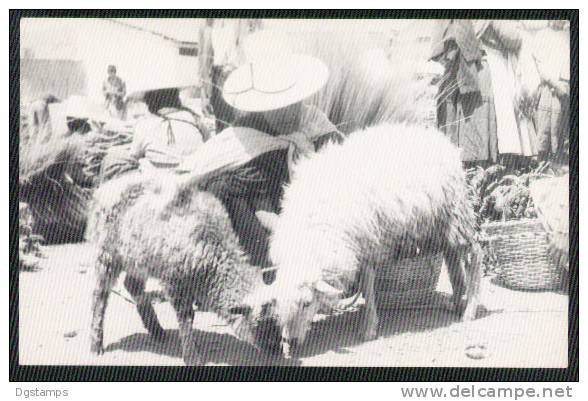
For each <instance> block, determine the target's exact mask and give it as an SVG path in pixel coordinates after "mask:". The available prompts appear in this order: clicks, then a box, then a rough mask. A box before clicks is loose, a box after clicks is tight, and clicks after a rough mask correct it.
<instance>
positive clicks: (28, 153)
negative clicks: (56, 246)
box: [19, 137, 91, 244]
mask: <svg viewBox="0 0 588 401" xmlns="http://www.w3.org/2000/svg"><path fill="white" fill-rule="evenodd" d="M84 153H85V146H84V142H83V139H81V138H75V137H54V138H51V140H50V141H49V142H47V143H44V144H42V145H36V144H27V143H25V144H23V145H22V147H21V149H20V161H19V199H20V201H22V202H26V203H27V204H28V206H29V208H30V210H31V213H32V216H33V219H34V228H33V231H34V232H35V233H36V234H38V235H41V236H42V237H43V238H44V239H45V242H46V243H48V244H51V243H63V242H77V241H81V240H83V236H84V230H85V228H86V210H87V203H88V200H89V198H90V195H91V189H90V185H91V182H90V181H89V180H88V179H87V177H86V176H85V175H84V173H83V156H84Z"/></svg>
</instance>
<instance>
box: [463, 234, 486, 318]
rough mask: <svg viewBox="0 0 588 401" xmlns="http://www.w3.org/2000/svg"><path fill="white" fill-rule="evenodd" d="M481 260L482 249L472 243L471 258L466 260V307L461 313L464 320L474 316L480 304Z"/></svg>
mask: <svg viewBox="0 0 588 401" xmlns="http://www.w3.org/2000/svg"><path fill="white" fill-rule="evenodd" d="M481 260H482V249H481V248H480V246H479V245H474V246H473V248H472V251H471V260H469V261H466V262H465V265H466V273H467V286H468V288H467V302H468V303H467V307H466V308H465V311H464V313H463V316H462V319H463V320H465V321H469V320H473V319H475V318H476V312H477V310H478V306H479V305H480V298H479V295H480V280H481Z"/></svg>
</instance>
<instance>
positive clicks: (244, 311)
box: [229, 305, 252, 317]
mask: <svg viewBox="0 0 588 401" xmlns="http://www.w3.org/2000/svg"><path fill="white" fill-rule="evenodd" d="M251 311H252V309H251V307H250V306H248V305H239V306H234V307H232V308H230V309H229V313H230V314H231V315H243V316H245V317H249V316H250V315H251Z"/></svg>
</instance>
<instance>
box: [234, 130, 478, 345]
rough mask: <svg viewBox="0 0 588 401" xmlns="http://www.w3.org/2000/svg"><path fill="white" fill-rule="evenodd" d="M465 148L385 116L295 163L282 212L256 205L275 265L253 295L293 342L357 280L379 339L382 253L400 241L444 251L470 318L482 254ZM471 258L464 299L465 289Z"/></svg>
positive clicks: (370, 328)
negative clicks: (377, 289)
mask: <svg viewBox="0 0 588 401" xmlns="http://www.w3.org/2000/svg"><path fill="white" fill-rule="evenodd" d="M466 188H467V187H466V181H465V175H464V171H463V169H462V165H461V161H460V153H459V150H458V149H457V148H456V147H455V146H453V145H452V144H451V143H450V141H449V140H448V139H447V138H446V137H444V136H443V135H442V134H441V133H440V132H439V131H437V130H435V129H429V128H422V127H419V126H409V125H404V124H385V125H380V126H375V127H371V128H368V129H365V130H364V131H360V132H356V133H354V134H352V135H351V136H350V137H349V138H348V139H347V140H346V141H345V142H344V143H343V144H342V145H331V146H329V147H327V148H326V149H324V150H323V151H321V152H319V153H317V154H314V155H311V156H310V157H309V158H307V159H305V160H302V161H301V162H299V164H297V165H296V166H295V168H294V171H293V178H292V181H291V183H290V185H288V186H287V187H286V188H285V193H284V199H283V204H282V212H281V214H280V216H279V217H278V216H276V215H271V214H267V213H264V212H258V217H259V218H260V219H261V220H262V221H263V222H264V224H265V225H266V226H267V227H268V228H269V229H270V230H271V231H272V237H271V240H270V257H271V259H272V262H273V263H274V264H275V265H276V266H277V267H278V273H277V278H276V281H275V283H274V284H272V285H271V286H270V287H269V288H261V289H260V290H259V291H257V292H256V293H255V294H252V295H250V296H249V297H247V299H246V301H245V303H246V306H248V307H250V308H259V307H260V306H263V307H264V309H265V311H266V313H267V312H268V305H269V306H271V307H272V308H273V312H272V313H274V314H275V315H277V316H278V318H277V319H278V322H277V323H278V324H279V325H280V326H281V328H282V338H283V341H285V343H286V344H288V343H289V344H295V343H298V344H301V343H302V342H304V339H305V337H306V334H307V332H308V330H309V328H310V323H311V322H312V319H313V317H314V315H315V313H316V312H317V310H318V309H319V308H320V307H321V306H322V305H324V304H329V305H331V306H332V304H333V302H335V301H336V300H338V299H340V296H341V294H342V293H343V292H348V290H349V289H350V288H353V287H354V286H357V285H358V280H359V285H360V290H361V292H362V294H363V297H364V298H365V301H366V305H365V311H364V317H363V320H362V322H363V323H362V324H363V336H364V338H365V339H373V338H375V337H377V326H378V316H377V311H376V305H375V299H374V281H375V271H376V269H377V268H378V263H379V262H378V261H381V260H382V258H384V260H386V259H391V258H395V257H396V256H395V255H397V254H398V252H402V249H403V247H407V246H416V247H418V248H419V249H420V251H421V252H439V251H441V252H443V256H444V259H445V262H446V265H447V267H448V271H449V276H450V280H451V284H452V287H453V294H454V295H453V303H454V305H455V309H456V311H457V312H458V313H461V314H462V315H463V318H464V319H472V318H473V317H474V315H475V311H476V307H477V305H478V291H479V281H480V268H479V252H480V248H479V245H478V244H477V241H476V226H475V218H474V213H473V210H472V208H471V206H470V203H469V200H468V198H467V195H466V194H467V190H466ZM462 263H463V264H464V267H465V272H466V273H467V278H468V280H467V281H468V282H467V300H468V301H469V304H467V308H466V304H465V303H464V302H463V301H462V297H463V295H464V276H463V274H464V271H463V270H462V267H461V264H462Z"/></svg>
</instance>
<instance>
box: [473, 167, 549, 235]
mask: <svg viewBox="0 0 588 401" xmlns="http://www.w3.org/2000/svg"><path fill="white" fill-rule="evenodd" d="M550 167H551V166H550V164H549V163H548V162H543V163H541V164H539V166H537V167H535V168H527V169H526V170H523V171H519V170H512V169H507V168H506V167H504V166H502V165H499V164H496V165H493V166H490V167H488V168H487V169H483V168H482V167H479V166H478V167H475V168H472V169H469V170H468V171H467V172H466V177H467V180H468V182H469V183H470V191H471V196H472V200H473V204H474V209H475V210H476V212H477V213H478V218H479V222H480V223H481V222H488V221H506V220H516V219H521V218H536V217H537V214H536V212H535V207H534V203H533V199H532V197H531V194H530V192H529V184H530V183H532V182H534V181H536V180H538V179H541V178H546V177H551V176H552V174H553V172H552V173H551V174H548V170H549V169H550Z"/></svg>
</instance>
